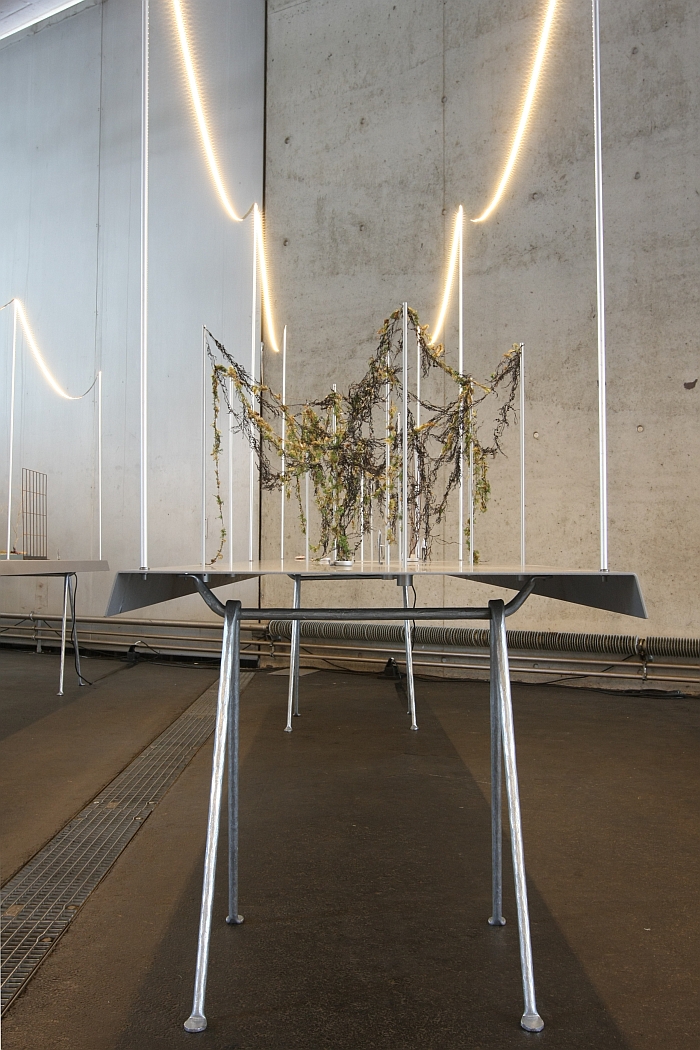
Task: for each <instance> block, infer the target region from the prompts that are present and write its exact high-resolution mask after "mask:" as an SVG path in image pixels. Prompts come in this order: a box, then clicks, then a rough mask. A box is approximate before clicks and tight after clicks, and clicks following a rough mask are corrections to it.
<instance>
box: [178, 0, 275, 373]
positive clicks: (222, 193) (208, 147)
mask: <svg viewBox="0 0 700 1050" xmlns="http://www.w3.org/2000/svg"><path fill="white" fill-rule="evenodd" d="M173 11H174V13H175V24H176V26H177V33H178V38H179V40H180V50H181V52H182V60H183V62H184V64H185V73H186V75H187V83H188V85H189V89H190V95H191V97H192V105H193V106H194V111H195V116H196V118H197V125H198V128H199V134H200V136H201V139H202V146H203V147H204V152H205V154H206V158H207V163H208V164H209V171H210V172H211V177H212V180H213V182H214V185H215V186H216V191H217V193H218V194H219V199H220V201H221V204H222V205H223V208H224V211H225V212H226V214H227V215H228V217H229V218H230V219H232V220H233V221H234V222H243V220H244V219H246V218H247V217H248V215H249V214H250V213H251V211H252V213H253V238H254V241H255V246H256V248H257V249H258V260H259V263H258V265H259V268H260V283H261V285H262V303H263V309H264V314H265V327H266V329H267V334H268V337H269V340H270V345H271V347H272V349H273V350H274V351H275V353H279V345H278V343H277V338H276V336H275V326H274V323H273V320H272V308H271V305H270V282H269V279H268V274H267V259H266V256H265V237H264V231H263V221H262V215H261V212H260V209H259V208H258V206H257V204H251V206H250V208H248V211H247V212H246V213H245V215H238V213H237V212H236V210H235V208H234V207H233V205H232V204H231V201H230V199H229V196H228V194H227V192H226V188H225V186H224V181H223V179H222V177H221V172H220V171H219V165H218V164H217V162H216V155H215V153H214V146H213V144H212V141H211V135H210V134H209V128H208V127H207V118H206V116H205V114H204V107H203V105H202V98H201V95H200V93H199V87H198V85H197V76H196V74H195V71H194V63H193V61H192V52H191V51H190V45H189V41H188V39H187V30H186V28H185V20H184V17H183V14H182V4H181V2H180V0H173Z"/></svg>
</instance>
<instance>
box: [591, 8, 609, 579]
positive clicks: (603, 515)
mask: <svg viewBox="0 0 700 1050" xmlns="http://www.w3.org/2000/svg"><path fill="white" fill-rule="evenodd" d="M593 131H594V137H595V247H596V288H597V306H598V311H597V312H598V318H597V320H598V457H599V486H600V569H601V572H607V571H608V424H607V407H606V402H607V397H606V348H605V250H604V236H603V141H602V120H601V106H600V11H599V8H598V0H593Z"/></svg>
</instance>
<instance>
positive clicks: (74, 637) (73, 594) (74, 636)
mask: <svg viewBox="0 0 700 1050" xmlns="http://www.w3.org/2000/svg"><path fill="white" fill-rule="evenodd" d="M71 576H72V577H73V582H74V586H75V591H73V588H72V587H71V585H70V577H71ZM66 586H67V588H68V600H69V602H70V637H71V641H72V643H73V664H74V666H75V673H76V674H77V676H78V684H79V685H94V684H95V683H94V682H88V680H87V678H85V676H84V675H82V674H81V673H80V664H79V659H80V657H79V652H80V650H79V649H78V627H77V624H76V622H75V602H76V599H77V597H78V574H77V572H71V573H69V574H68V576H66Z"/></svg>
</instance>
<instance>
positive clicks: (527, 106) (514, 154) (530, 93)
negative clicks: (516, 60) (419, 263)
mask: <svg viewBox="0 0 700 1050" xmlns="http://www.w3.org/2000/svg"><path fill="white" fill-rule="evenodd" d="M556 6H557V0H549V4H548V6H547V13H546V15H545V18H544V25H543V26H542V32H541V34H540V42H539V45H538V47H537V54H536V55H535V61H534V64H533V66H532V73H531V74H530V83H529V85H528V89H527V94H526V96H525V101H524V102H523V108H522V112H521V114H520V120H519V121H518V126H517V129H516V132H515V138H514V139H513V145H512V146H511V148H510V153H509V155H508V160H507V161H506V166H505V168H504V169H503V174H502V176H501V181H500V182H499V184H498V187H497V189H496V192H495V194H494V196H493V199H492V201H491V203H490V204H489V206H488V208H487V209H486V211H485V212H483V214H482V215H480V216H479V218H478V219H472V220H471V221H472V222H483V221H484V220H485V219H488V217H489V215H490V214H491V213H492V212H493V210H494V209H495V208H496V206H497V204H498V202H499V201H500V199H501V197H502V196H503V191H504V190H505V188H506V185H507V183H508V180H509V179H510V177H511V175H512V174H513V168H514V167H515V162H516V160H517V159H518V153H519V152H520V147H521V146H522V143H523V137H524V135H525V129H526V127H527V122H528V120H529V119H530V112H531V110H532V103H533V102H534V100H535V93H536V91H537V84H538V81H539V78H540V73H541V72H542V65H543V63H544V57H545V54H546V52H547V43H548V42H549V34H550V31H551V29H552V22H553V21H554V11H555V8H556Z"/></svg>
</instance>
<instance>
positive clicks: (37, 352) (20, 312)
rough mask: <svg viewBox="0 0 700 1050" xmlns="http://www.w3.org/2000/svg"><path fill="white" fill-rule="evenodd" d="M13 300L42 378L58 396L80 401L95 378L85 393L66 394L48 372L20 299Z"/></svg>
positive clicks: (91, 385) (90, 388)
mask: <svg viewBox="0 0 700 1050" xmlns="http://www.w3.org/2000/svg"><path fill="white" fill-rule="evenodd" d="M14 302H15V309H16V311H17V316H18V317H19V321H20V324H21V325H22V331H23V332H24V338H25V339H26V341H27V342H28V344H29V350H30V351H31V353H33V355H34V359H35V361H36V362H37V364H38V365H39V371H40V372H41V374H42V376H43V377H44V379H45V380H46V382H47V383H48V385H49V386H50V387H51V390H52V391H54V392H55V393H56V394H58V395H59V397H63V398H65V399H66V401H80V400H81V398H84V397H85V394H89V392H90V391H91V390H92V387H93V386H94V383H96V380H94V379H93V380H92V382H91V383H90V385H89V388H88V390H86V391H85V394H78V395H76V396H73V395H71V394H66V392H65V391H64V390H63V388H62V387H61V386H60V385H59V384H58V382H57V381H56V379H55V378H54V376H52V375H51V373H50V371H49V369H48V365H47V364H46V361H45V360H44V358H43V357H42V355H41V351H40V350H39V346H38V345H37V340H36V339H35V337H34V333H33V331H31V329H30V327H29V322H28V320H27V317H26V314H25V312H24V307H23V306H22V301H21V299H15V300H14ZM96 379H97V377H96Z"/></svg>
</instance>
